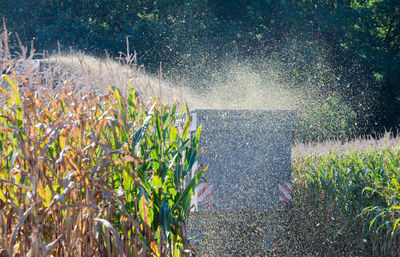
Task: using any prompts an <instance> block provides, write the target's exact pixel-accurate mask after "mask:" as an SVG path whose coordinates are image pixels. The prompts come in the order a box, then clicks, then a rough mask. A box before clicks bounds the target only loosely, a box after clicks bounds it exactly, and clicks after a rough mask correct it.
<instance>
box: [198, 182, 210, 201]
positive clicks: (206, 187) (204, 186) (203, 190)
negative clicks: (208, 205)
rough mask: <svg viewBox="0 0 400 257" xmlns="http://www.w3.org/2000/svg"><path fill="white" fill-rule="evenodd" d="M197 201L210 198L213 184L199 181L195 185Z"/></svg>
mask: <svg viewBox="0 0 400 257" xmlns="http://www.w3.org/2000/svg"><path fill="white" fill-rule="evenodd" d="M196 196H197V201H198V202H207V201H211V200H212V196H213V186H212V185H211V184H210V183H201V184H199V185H198V186H197V195H196Z"/></svg>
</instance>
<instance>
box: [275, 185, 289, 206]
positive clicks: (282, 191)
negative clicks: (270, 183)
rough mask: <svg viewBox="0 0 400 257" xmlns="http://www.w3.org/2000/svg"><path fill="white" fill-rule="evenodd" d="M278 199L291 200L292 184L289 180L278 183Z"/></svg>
mask: <svg viewBox="0 0 400 257" xmlns="http://www.w3.org/2000/svg"><path fill="white" fill-rule="evenodd" d="M278 188H279V201H281V202H285V203H287V202H290V200H292V185H291V184H290V183H289V182H284V183H281V184H279V186H278Z"/></svg>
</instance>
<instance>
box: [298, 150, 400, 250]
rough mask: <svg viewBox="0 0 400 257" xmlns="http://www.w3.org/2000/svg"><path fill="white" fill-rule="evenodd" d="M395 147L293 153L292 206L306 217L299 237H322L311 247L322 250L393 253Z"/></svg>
mask: <svg viewBox="0 0 400 257" xmlns="http://www.w3.org/2000/svg"><path fill="white" fill-rule="evenodd" d="M399 153H400V148H398V147H396V148H395V149H377V150H371V151H366V152H359V151H352V152H349V153H343V152H331V153H330V154H328V155H315V154H313V155H308V156H296V157H295V158H294V160H293V172H294V178H295V191H296V194H295V197H294V199H295V200H294V210H296V211H299V212H300V213H299V215H303V217H307V218H305V219H306V220H307V222H304V224H305V226H308V227H309V231H308V233H307V234H306V235H303V236H306V237H308V238H307V240H305V242H315V241H313V240H314V239H315V240H316V238H323V239H324V240H323V242H321V243H320V244H317V245H318V247H317V248H319V249H317V250H318V251H321V252H324V253H325V254H328V255H329V254H334V253H335V252H336V253H340V252H343V253H345V254H346V255H350V254H352V255H365V254H366V255H371V254H372V255H373V256H382V255H386V256H389V255H392V254H395V253H397V252H398V250H399V244H398V240H399V227H398V222H399V220H398V217H399V214H400V212H399V203H400V197H399V193H400V191H399V190H400V186H399V182H398V181H399V179H400V177H399V169H400V166H399V164H400V155H399ZM306 224H307V225H306ZM313 238H314V239H313ZM314 245H315V244H314ZM314 247H315V246H314Z"/></svg>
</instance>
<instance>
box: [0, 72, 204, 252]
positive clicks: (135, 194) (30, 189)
mask: <svg viewBox="0 0 400 257" xmlns="http://www.w3.org/2000/svg"><path fill="white" fill-rule="evenodd" d="M1 80H2V81H1V83H0V84H1V85H3V86H0V90H1V98H2V100H4V102H5V104H4V105H3V106H2V107H1V108H0V206H1V208H0V252H1V254H3V255H5V256H48V255H54V256H182V255H188V254H189V252H190V245H189V243H188V241H187V236H186V229H185V221H186V220H187V218H188V215H189V213H190V203H191V197H192V195H193V194H194V189H195V187H196V185H197V183H198V181H199V179H200V178H201V176H202V175H203V173H204V171H205V168H203V167H201V166H200V167H199V168H198V169H197V170H196V171H195V172H194V174H193V175H192V174H190V172H189V171H191V169H192V167H193V164H194V163H195V161H196V160H197V158H198V157H199V155H200V154H201V152H202V151H203V150H201V149H199V148H198V145H199V137H200V131H201V128H199V129H198V130H197V131H196V133H195V135H194V136H193V137H190V136H189V126H190V119H189V118H185V117H189V116H188V115H187V114H185V108H184V109H183V110H182V111H181V113H180V114H179V113H178V112H177V104H176V103H174V104H173V105H171V106H163V105H161V104H160V103H159V102H158V101H157V100H156V99H153V100H151V101H148V102H146V103H145V102H144V101H143V100H142V98H141V97H140V96H139V94H138V93H137V92H136V91H135V90H134V89H133V88H131V89H130V92H129V94H128V95H127V97H124V96H122V95H121V93H120V91H119V90H118V89H116V88H110V89H109V91H108V93H106V94H104V95H96V93H94V92H88V94H87V95H86V96H84V97H82V98H79V99H78V97H77V96H76V95H75V94H74V93H73V92H71V91H70V90H69V86H68V83H66V84H65V88H64V89H63V90H62V91H60V93H59V94H57V95H55V96H54V95H51V94H50V93H46V94H40V93H38V91H36V90H35V89H34V88H32V87H29V84H27V83H28V82H26V81H24V79H23V77H19V78H17V76H15V73H11V75H10V76H9V75H3V76H2V77H1ZM4 85H6V86H4ZM186 111H187V110H186ZM178 114H179V115H178ZM187 177H189V178H190V179H189V182H188V183H184V180H185V178H187ZM1 254H0V255H1Z"/></svg>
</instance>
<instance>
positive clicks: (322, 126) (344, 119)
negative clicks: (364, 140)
mask: <svg viewBox="0 0 400 257" xmlns="http://www.w3.org/2000/svg"><path fill="white" fill-rule="evenodd" d="M310 106H311V108H309V109H306V110H305V111H304V113H299V114H298V118H297V120H296V131H295V138H296V140H298V141H301V142H316V141H320V142H323V141H326V140H339V139H342V140H344V139H347V138H352V137H354V136H355V134H356V129H355V124H356V123H357V113H356V112H355V111H354V110H353V109H352V108H351V107H350V106H348V105H346V104H345V103H344V101H341V100H340V98H338V97H329V98H327V99H326V100H322V101H321V102H319V103H313V104H310ZM310 106H308V107H310Z"/></svg>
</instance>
